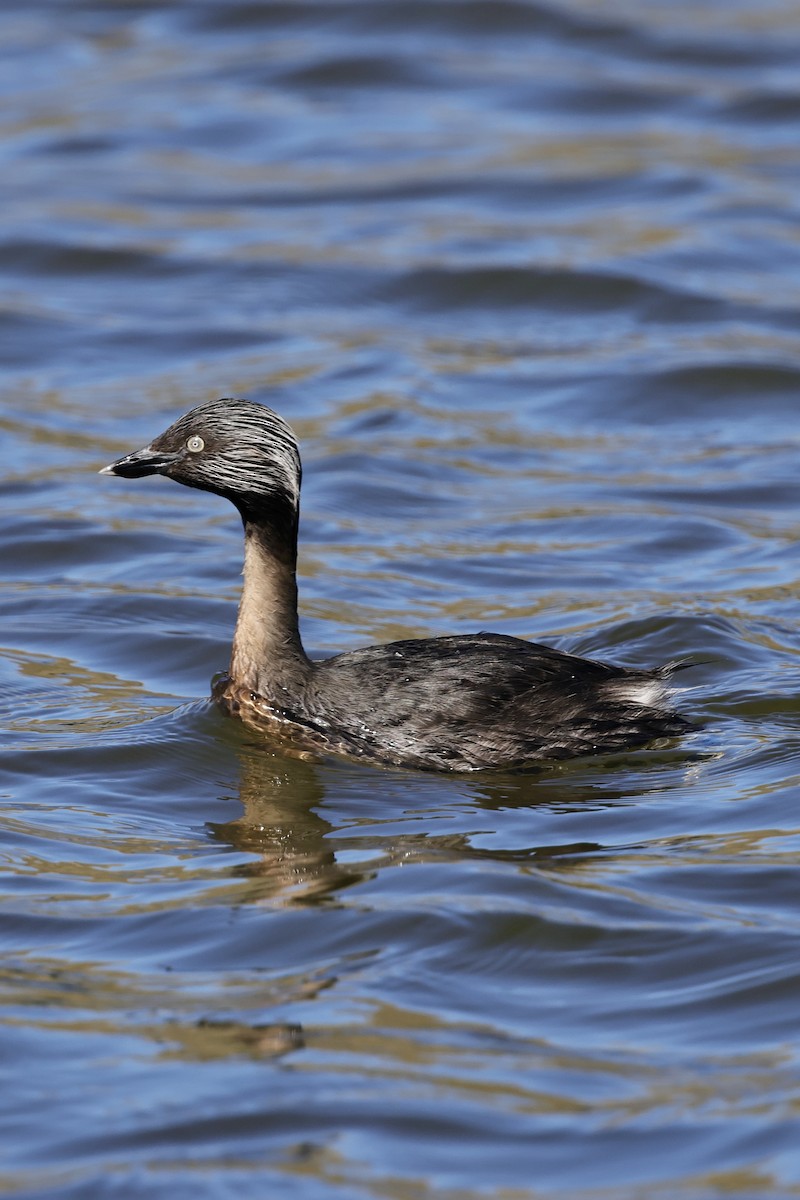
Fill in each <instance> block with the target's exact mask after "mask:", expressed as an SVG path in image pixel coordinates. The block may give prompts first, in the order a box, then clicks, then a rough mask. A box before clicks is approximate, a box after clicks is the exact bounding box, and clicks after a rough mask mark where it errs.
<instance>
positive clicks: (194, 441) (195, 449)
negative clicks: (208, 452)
mask: <svg viewBox="0 0 800 1200" xmlns="http://www.w3.org/2000/svg"><path fill="white" fill-rule="evenodd" d="M205 448H206V444H205V442H204V441H203V439H202V438H201V437H198V436H197V434H196V433H193V434H192V436H191V437H190V438H189V440H188V441H187V443H186V449H187V450H191V452H192V454H199V453H200V451H201V450H205Z"/></svg>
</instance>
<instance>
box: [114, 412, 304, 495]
mask: <svg viewBox="0 0 800 1200" xmlns="http://www.w3.org/2000/svg"><path fill="white" fill-rule="evenodd" d="M104 470H105V473H107V474H109V475H122V476H127V477H128V478H135V477H138V476H141V475H153V474H159V475H166V476H167V477H168V478H169V479H174V480H175V481H176V482H177V483H183V484H186V485H187V486H188V487H194V488H201V489H202V490H203V491H208V492H216V493H217V495H220V496H225V497H226V498H227V499H228V500H231V501H232V502H233V503H234V504H235V505H236V506H237V508H239V510H240V511H241V512H242V513H243V515H248V514H252V513H255V512H258V510H259V509H260V508H264V507H268V506H269V505H270V504H272V503H275V502H276V501H279V502H281V503H282V504H283V505H286V504H288V505H289V506H290V507H293V508H295V509H296V508H297V505H298V503H299V499H300V480H301V474H302V472H301V466H300V454H299V451H298V449H297V440H296V438H295V436H294V433H293V432H292V430H291V427H290V426H289V425H288V424H287V423H286V421H284V419H283V418H282V417H280V416H279V415H278V414H277V413H276V412H273V410H272V409H271V408H267V406H266V405H265V404H256V403H255V402H254V401H252V400H234V399H223V400H210V401H207V402H206V403H204V404H199V405H197V407H196V408H193V409H191V410H190V411H189V412H187V413H185V414H184V415H183V416H182V417H179V418H178V420H177V421H175V422H174V423H173V424H172V425H170V426H169V428H168V429H165V430H164V432H163V433H162V434H159V436H158V437H157V438H155V439H154V440H153V441H152V442H151V443H150V445H149V446H145V447H144V448H143V449H142V450H137V451H135V452H134V453H133V454H128V455H126V456H125V457H124V458H121V459H119V460H118V461H117V462H115V463H112V464H111V466H110V467H106V468H104Z"/></svg>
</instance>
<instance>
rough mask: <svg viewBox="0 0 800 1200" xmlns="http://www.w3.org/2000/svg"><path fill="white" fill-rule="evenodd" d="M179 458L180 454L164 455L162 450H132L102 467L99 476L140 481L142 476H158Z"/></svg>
mask: <svg viewBox="0 0 800 1200" xmlns="http://www.w3.org/2000/svg"><path fill="white" fill-rule="evenodd" d="M179 458H180V454H165V453H164V452H163V450H154V449H153V447H152V446H145V447H144V449H142V450H134V452H133V454H126V455H125V457H124V458H118V459H117V461H116V462H113V463H110V464H109V465H108V466H107V467H103V468H102V469H101V470H100V471H99V472H98V474H99V475H121V476H122V478H123V479H141V478H142V476H144V475H159V474H161V472H163V471H165V470H166V469H167V467H170V466H172V464H173V463H175V462H177V461H178V459H179Z"/></svg>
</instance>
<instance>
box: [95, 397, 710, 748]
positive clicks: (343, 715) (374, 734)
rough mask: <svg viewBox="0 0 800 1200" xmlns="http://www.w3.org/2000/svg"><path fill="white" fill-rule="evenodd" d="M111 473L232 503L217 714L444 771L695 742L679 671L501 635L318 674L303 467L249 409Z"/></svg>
mask: <svg viewBox="0 0 800 1200" xmlns="http://www.w3.org/2000/svg"><path fill="white" fill-rule="evenodd" d="M102 474H106V475H121V476H123V478H127V479H137V478H138V477H139V476H142V475H166V476H167V477H168V478H169V479H174V480H176V482H178V483H184V484H186V485H187V486H188V487H195V488H202V489H203V490H204V491H207V492H215V493H216V494H217V495H218V496H224V497H225V498H226V499H227V500H230V501H231V503H232V504H235V506H236V508H237V509H238V510H239V513H240V514H241V517H242V521H243V523H244V586H243V589H242V597H241V602H240V604H239V616H238V620H237V623H236V632H235V634H234V639H233V651H232V655H231V662H230V668H229V671H228V674H227V675H226V676H223V678H222V680H221V681H220V682H219V683H218V684H217V685H216V686H215V689H214V695H215V699H216V700H217V701H218V703H219V704H220V705H221V706H222V707H223V709H225V711H226V712H228V713H230V714H231V715H235V716H237V717H239V718H241V720H242V721H244V722H245V723H246V724H247V725H249V726H252V727H255V728H258V729H260V730H263V731H265V732H267V733H270V734H273V735H274V734H277V735H279V738H280V740H281V741H283V742H287V741H288V742H289V743H291V744H292V745H294V746H296V747H298V748H299V749H305V750H317V751H333V752H335V753H338V754H345V755H349V756H351V757H354V758H359V759H361V760H363V761H366V762H372V763H382V764H386V765H395V766H404V767H416V768H423V769H427V770H440V771H474V770H482V769H486V768H490V767H495V768H497V767H503V768H510V767H520V766H524V765H525V764H527V763H533V762H539V761H541V760H544V759H563V758H569V757H573V756H576V755H583V754H598V753H606V752H611V751H615V750H622V749H626V748H630V747H634V746H642V745H645V744H646V743H648V742H652V741H653V740H654V739H656V738H669V737H675V736H677V735H679V734H682V733H686V732H687V731H688V730H690V729H692V728H694V727H693V726H692V725H690V724H689V722H688V721H685V720H684V719H683V718H682V717H681V716H679V715H678V714H677V713H675V712H673V711H672V710H671V708H670V707H669V702H668V699H669V693H668V688H667V686H666V684H667V680H668V679H669V676H670V675H671V674H672V672H673V671H674V670H676V668H677V667H678V666H680V665H682V664H676V663H668V664H666V665H665V666H662V667H656V668H655V669H654V670H632V669H629V668H627V667H620V666H613V665H610V664H608V663H602V662H596V661H595V660H593V659H588V658H578V657H576V656H575V655H572V654H565V653H564V652H563V651H561V650H554V649H551V648H550V647H548V646H540V645H537V644H536V643H534V642H528V641H524V640H522V639H520V638H515V637H509V636H507V635H505V634H499V633H472V634H460V635H457V636H454V637H435V638H423V639H420V640H410V641H402V642H389V643H388V644H387V645H382V646H368V647H366V648H365V649H363V650H351V651H348V652H347V653H345V654H337V655H336V656H335V657H334V658H327V659H323V660H322V661H320V662H312V661H311V660H310V659H309V658H308V656H307V655H306V652H305V650H304V649H303V644H302V642H301V640H300V632H299V629H298V623H297V583H296V579H295V565H296V561H297V527H298V512H299V502H300V478H301V468H300V455H299V453H298V449H297V442H296V440H295V436H294V434H293V433H292V430H291V429H290V428H289V426H288V425H287V424H286V422H285V421H284V420H283V419H282V418H281V417H279V416H278V414H277V413H274V412H273V411H272V410H271V409H269V408H267V407H266V406H265V405H262V404H255V403H253V402H251V401H249V400H214V401H211V402H209V403H207V404H201V405H199V406H198V407H197V408H193V409H192V410H191V412H189V413H187V414H186V415H185V416H183V417H181V418H180V419H179V420H177V421H176V422H175V424H174V425H170V427H169V429H167V430H166V432H164V433H162V434H161V435H160V437H157V438H156V439H155V441H154V442H151V443H150V445H149V446H145V447H144V449H142V450H137V451H135V452H134V453H133V454H128V455H126V456H125V457H124V458H121V459H119V461H118V462H115V463H112V464H111V466H108V467H104V468H103V471H102Z"/></svg>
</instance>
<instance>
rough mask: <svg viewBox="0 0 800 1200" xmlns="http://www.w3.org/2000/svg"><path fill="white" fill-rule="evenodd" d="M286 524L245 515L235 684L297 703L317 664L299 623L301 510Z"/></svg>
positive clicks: (233, 671) (233, 667)
mask: <svg viewBox="0 0 800 1200" xmlns="http://www.w3.org/2000/svg"><path fill="white" fill-rule="evenodd" d="M292 518H293V519H292V520H291V521H289V522H284V521H282V522H280V524H279V525H276V524H275V523H274V522H269V521H260V520H254V519H249V518H247V517H245V518H244V571H243V574H244V585H243V587H242V598H241V600H240V602H239V615H238V618H237V621H236V632H235V633H234V637H233V651H232V654H231V666H230V678H231V682H232V683H233V684H234V685H235V686H237V687H241V688H243V689H244V690H246V691H250V692H255V693H256V694H257V695H259V696H263V697H264V699H266V700H268V701H270V702H271V703H273V704H277V705H283V704H286V703H289V702H291V701H292V700H293V699H294V698H296V697H297V695H298V693H299V692H300V691H301V690H302V686H303V684H304V682H305V680H306V679H307V677H308V673H309V670H310V668H311V663H310V661H309V659H308V658H307V657H306V653H305V651H304V649H303V643H302V642H301V640H300V630H299V627H298V622H297V580H296V578H295V568H296V564H297V511H296V509H295V510H294V512H293V514H292Z"/></svg>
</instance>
